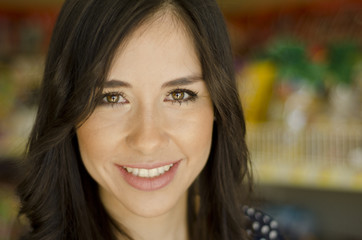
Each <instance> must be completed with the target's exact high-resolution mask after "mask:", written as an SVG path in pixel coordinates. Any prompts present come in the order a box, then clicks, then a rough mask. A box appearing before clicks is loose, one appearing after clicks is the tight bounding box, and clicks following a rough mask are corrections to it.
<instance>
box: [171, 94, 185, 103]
mask: <svg viewBox="0 0 362 240" xmlns="http://www.w3.org/2000/svg"><path fill="white" fill-rule="evenodd" d="M171 96H172V99H173V100H176V101H180V100H183V99H184V97H185V93H184V92H174V93H172V94H171Z"/></svg>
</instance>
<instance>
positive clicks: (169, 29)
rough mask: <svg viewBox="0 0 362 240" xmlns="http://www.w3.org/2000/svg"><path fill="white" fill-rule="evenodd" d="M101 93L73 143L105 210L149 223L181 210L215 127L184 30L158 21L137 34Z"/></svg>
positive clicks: (122, 51)
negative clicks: (180, 207)
mask: <svg viewBox="0 0 362 240" xmlns="http://www.w3.org/2000/svg"><path fill="white" fill-rule="evenodd" d="M103 94H104V95H103V99H102V101H101V102H100V103H99V104H98V106H97V108H96V109H95V111H94V112H93V113H92V114H91V116H90V117H89V118H88V119H87V120H86V121H85V122H84V124H83V125H81V126H80V127H79V128H78V129H77V137H78V142H79V148H80V153H81V157H82V160H83V163H84V165H85V167H86V169H87V171H88V172H89V174H90V175H91V176H92V177H93V178H94V180H95V181H96V182H97V183H98V184H99V187H100V196H101V199H102V201H103V203H104V204H105V206H106V208H107V209H108V210H109V211H111V212H112V211H114V212H117V213H122V214H126V213H128V214H129V213H132V214H136V215H138V216H145V217H152V216H159V215H161V214H164V213H167V212H168V211H170V210H172V209H174V208H177V207H178V206H180V202H182V201H181V200H182V199H185V196H186V194H187V189H188V188H189V186H190V185H191V184H192V182H193V181H194V180H195V178H196V177H197V176H198V174H199V173H200V171H201V170H202V168H203V167H204V166H205V164H206V161H207V159H208V156H209V152H210V147H211V139H212V129H213V120H214V114H213V105H212V102H211V100H210V96H209V92H208V90H207V87H206V84H205V82H204V81H203V79H202V70H201V66H200V62H199V60H198V58H197V55H196V52H195V49H194V45H193V43H192V40H191V39H190V37H189V36H188V34H187V33H186V31H185V30H184V28H183V26H182V25H181V24H180V23H177V21H175V19H173V18H172V17H170V16H164V17H162V18H160V19H158V20H155V21H153V22H152V23H149V24H144V25H143V26H141V27H140V28H139V29H138V30H136V31H135V32H134V33H133V34H132V35H131V36H130V37H129V39H128V41H127V43H126V44H124V45H123V47H122V48H120V49H119V51H118V53H117V54H116V56H115V59H114V62H113V65H112V66H111V69H110V72H109V76H108V79H107V81H106V82H105V84H104V90H103Z"/></svg>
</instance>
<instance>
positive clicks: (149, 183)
mask: <svg viewBox="0 0 362 240" xmlns="http://www.w3.org/2000/svg"><path fill="white" fill-rule="evenodd" d="M180 162H181V160H178V161H176V162H170V163H155V164H133V165H122V166H121V165H117V164H116V167H117V168H118V169H119V171H120V173H121V176H122V177H123V179H124V180H125V181H126V182H127V183H128V184H129V185H130V186H132V187H134V188H136V189H138V190H141V191H155V190H158V189H161V188H163V187H166V186H167V185H168V184H170V183H171V182H172V180H173V179H174V177H175V175H176V172H177V169H178V167H179V165H180ZM171 163H172V164H173V166H172V167H171V169H170V170H169V171H167V172H165V173H164V174H162V175H160V176H157V177H153V178H142V177H139V176H135V175H133V174H132V173H129V172H127V170H126V169H124V167H132V168H144V169H152V168H157V167H161V166H165V165H169V164H171Z"/></svg>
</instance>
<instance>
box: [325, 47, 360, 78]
mask: <svg viewBox="0 0 362 240" xmlns="http://www.w3.org/2000/svg"><path fill="white" fill-rule="evenodd" d="M358 54H360V49H359V48H358V46H357V44H355V43H353V42H340V43H334V44H331V45H330V46H329V49H328V71H329V72H330V73H331V75H332V76H333V79H334V81H336V82H337V83H342V84H347V85H350V84H351V82H352V81H353V77H352V75H353V67H354V65H355V63H356V60H357V58H358Z"/></svg>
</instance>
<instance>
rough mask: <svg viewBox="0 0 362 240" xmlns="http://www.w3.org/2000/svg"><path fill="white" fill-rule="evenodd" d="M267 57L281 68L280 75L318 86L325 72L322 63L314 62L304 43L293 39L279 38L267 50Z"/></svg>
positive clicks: (283, 77) (282, 77)
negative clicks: (309, 56)
mask: <svg viewBox="0 0 362 240" xmlns="http://www.w3.org/2000/svg"><path fill="white" fill-rule="evenodd" d="M267 57H268V58H270V59H272V61H274V62H275V63H276V64H277V66H278V68H279V77H280V78H281V79H288V80H292V81H296V82H303V83H307V84H308V85H312V86H318V85H319V84H320V83H321V82H322V80H323V76H324V73H325V67H324V66H323V65H322V64H317V63H313V62H312V61H311V60H310V59H309V58H308V55H307V51H306V47H305V45H304V44H302V43H300V42H299V41H297V40H292V39H279V40H277V41H275V42H274V43H273V44H271V45H270V46H269V48H268V50H267Z"/></svg>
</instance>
